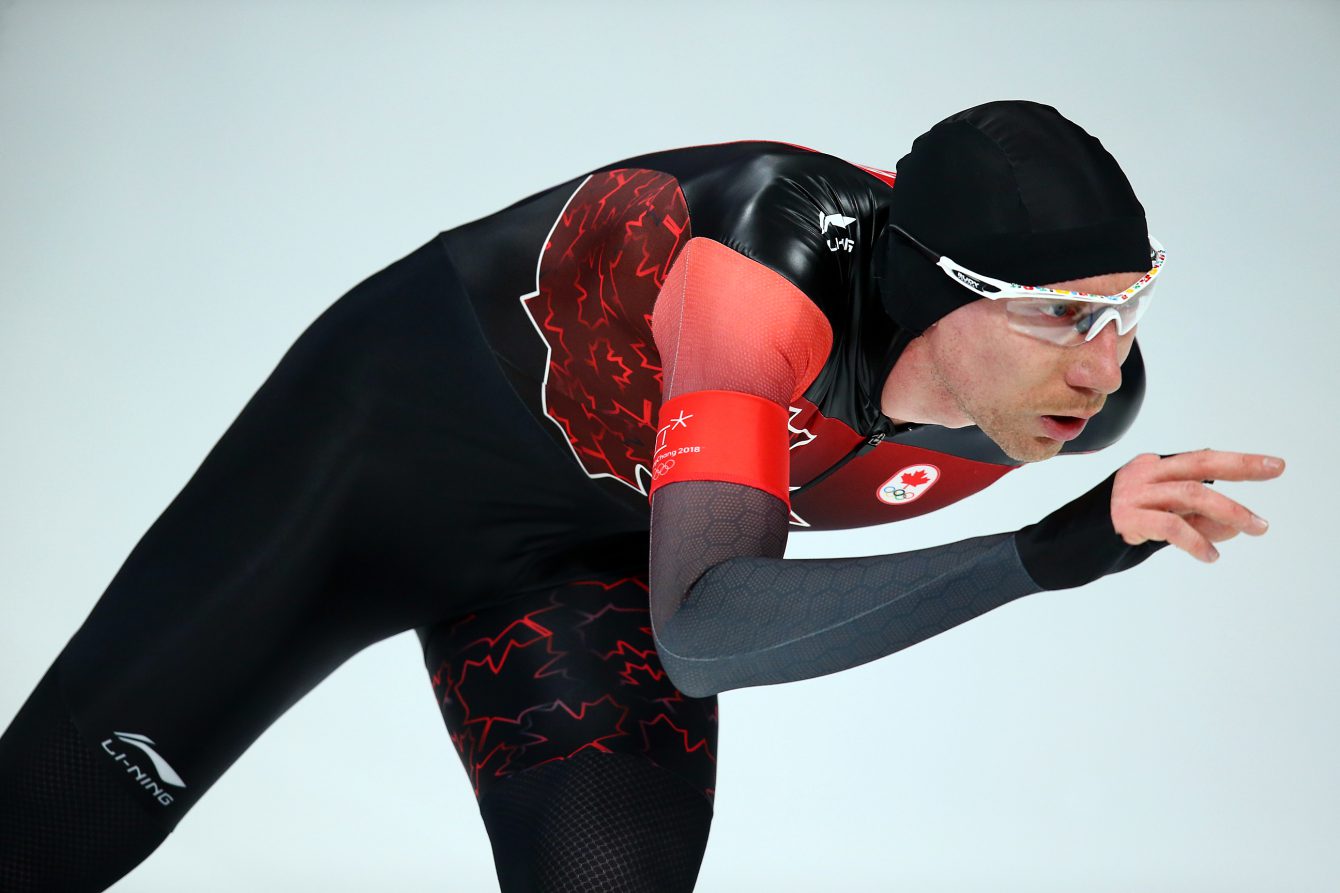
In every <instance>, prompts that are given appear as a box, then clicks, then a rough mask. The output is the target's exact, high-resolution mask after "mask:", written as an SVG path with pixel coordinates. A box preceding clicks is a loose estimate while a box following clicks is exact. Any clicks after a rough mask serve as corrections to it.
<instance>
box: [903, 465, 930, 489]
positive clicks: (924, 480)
mask: <svg viewBox="0 0 1340 893" xmlns="http://www.w3.org/2000/svg"><path fill="white" fill-rule="evenodd" d="M898 480H899V481H901V482H902V485H903V486H904V487H920V486H921V485H922V484H929V483H930V482H931V479H930V477H929V476H928V475H927V474H926V472H924V471H922V470H921V469H920V468H918V469H917V470H916V471H909V472H908V473H907V474H905V475H903V476H902V477H900V478H898Z"/></svg>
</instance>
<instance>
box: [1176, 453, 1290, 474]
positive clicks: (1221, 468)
mask: <svg viewBox="0 0 1340 893" xmlns="http://www.w3.org/2000/svg"><path fill="white" fill-rule="evenodd" d="M1283 473H1284V460H1283V459H1280V458H1277V457H1275V456H1266V455H1262V454H1260V453H1230V452H1226V451H1224V450H1209V449H1206V450H1195V451H1193V452H1190V453H1178V454H1177V455H1175V456H1169V457H1168V458H1166V459H1162V460H1160V461H1159V463H1158V465H1157V467H1156V468H1154V469H1152V473H1151V477H1150V480H1155V481H1166V480H1187V479H1194V480H1198V481H1199V480H1204V479H1206V478H1209V479H1211V480H1216V481H1268V480H1270V479H1271V478H1276V477H1279V476H1280V475H1281V474H1283Z"/></svg>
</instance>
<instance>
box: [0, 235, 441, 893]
mask: <svg viewBox="0 0 1340 893" xmlns="http://www.w3.org/2000/svg"><path fill="white" fill-rule="evenodd" d="M432 257H433V255H431V254H430V253H426V252H424V251H422V250H421V251H420V252H416V253H415V255H411V256H410V258H407V259H406V260H405V261H402V262H399V263H397V264H395V265H393V266H392V267H390V268H388V270H387V271H384V272H383V273H382V274H379V275H377V276H374V277H372V278H370V279H369V280H367V281H365V282H364V283H363V284H362V285H360V286H359V287H357V288H355V289H354V290H353V291H351V292H350V293H349V294H348V295H346V296H345V297H344V298H342V299H341V300H340V301H338V302H336V303H335V304H334V305H333V306H332V307H331V308H330V309H329V310H327V311H326V313H325V314H323V316H322V317H321V318H320V319H318V320H317V321H316V322H315V323H314V324H313V325H312V326H311V327H310V328H309V329H308V330H307V331H306V332H305V333H304V334H303V336H302V337H301V338H300V339H298V341H297V342H296V343H295V344H294V345H293V347H292V348H291V349H290V350H289V352H288V353H287V354H286V355H285V357H284V359H283V361H282V362H281V363H280V364H279V365H278V367H277V368H276V369H275V371H274V372H273V374H272V375H271V376H270V377H269V378H268V379H267V381H266V382H265V384H264V385H263V386H262V387H261V388H260V390H258V392H257V393H256V394H255V396H253V397H252V399H251V400H250V401H249V402H248V404H247V405H246V407H245V408H244V409H243V411H242V412H241V414H240V415H239V416H238V418H237V419H236V420H235V421H234V422H233V424H232V425H231V426H230V427H229V429H228V430H227V431H226V432H225V433H224V435H223V436H222V438H221V439H220V440H219V442H218V443H217V444H216V445H215V447H214V448H213V449H212V450H211V451H210V453H209V455H208V456H207V457H206V459H205V460H204V462H203V463H202V465H201V466H200V468H199V469H198V470H197V471H196V473H195V474H194V475H193V476H192V478H191V480H190V481H189V482H188V483H187V485H186V486H185V487H184V488H183V490H182V491H181V492H180V493H179V494H178V496H177V497H176V498H175V499H174V500H173V501H172V503H171V504H170V505H169V506H168V507H167V509H166V510H165V511H164V512H163V514H162V515H161V516H160V517H159V518H158V519H157V520H156V521H155V523H154V524H153V525H152V526H151V527H150V529H149V530H148V531H147V532H146V533H145V535H144V536H143V537H142V538H141V540H140V541H139V543H138V544H137V545H136V546H135V548H134V550H133V551H132V552H131V554H130V556H129V557H128V558H127V559H126V561H125V563H124V564H123V565H122V567H121V568H120V570H119V571H118V572H117V574H116V576H115V577H114V579H113V580H112V582H111V584H110V585H109V586H108V588H107V590H106V592H105V593H104V594H103V595H102V597H101V598H100V599H99V600H98V602H97V604H96V605H95V606H94V608H93V610H92V612H91V614H90V616H89V617H88V619H87V620H86V621H85V622H84V624H83V625H82V626H81V627H80V629H79V630H78V631H77V632H76V634H75V635H74V637H73V638H72V639H71V641H70V642H69V644H67V646H66V647H65V649H64V650H63V651H62V652H61V654H60V655H59V656H58V657H57V659H56V661H55V662H54V664H53V665H52V667H51V668H50V670H49V671H48V672H47V673H46V675H45V676H44V677H43V679H42V681H41V683H40V684H39V685H38V687H37V689H36V691H34V692H33V694H32V695H31V696H30V698H29V699H28V701H27V702H26V703H25V704H24V706H23V708H22V709H21V710H20V712H19V714H18V716H17V717H16V718H15V719H14V721H13V722H12V723H11V725H10V726H9V728H8V730H7V731H6V732H5V734H4V735H3V736H2V737H0V889H3V890H5V891H6V893H27V891H39V890H40V891H99V890H103V889H105V888H106V887H107V886H109V885H110V884H112V883H114V882H115V881H116V880H117V879H118V878H120V877H122V876H123V875H124V874H125V873H126V872H128V871H129V870H130V869H131V868H133V867H134V866H135V865H136V864H138V863H139V862H140V861H142V860H143V859H144V858H145V857H146V856H147V855H148V854H149V853H150V852H152V851H153V850H154V849H155V848H156V847H157V846H158V845H159V843H160V842H161V841H162V840H163V839H164V837H165V836H166V835H167V834H168V833H169V832H170V831H171V830H172V828H173V827H175V825H176V823H177V822H178V821H180V820H181V818H182V816H183V815H184V814H185V813H186V811H187V810H189V809H190V808H191V807H192V806H193V805H194V804H195V803H196V802H197V801H198V800H199V799H200V797H201V795H202V794H203V793H204V792H205V791H206V790H208V789H209V788H210V786H211V785H213V784H214V782H215V781H216V780H217V779H218V778H219V777H220V776H221V775H222V774H223V773H224V771H225V770H226V769H227V768H228V767H229V766H230V765H232V763H233V762H234V761H235V760H236V759H237V758H238V757H239V756H240V755H241V754H242V753H243V752H244V751H245V750H246V749H247V748H248V747H249V746H250V745H251V743H252V742H253V741H255V740H256V738H257V737H259V736H260V734H261V733H262V732H263V731H264V730H265V729H266V728H267V727H268V726H269V725H270V724H271V723H272V722H273V721H274V720H275V719H276V718H278V717H279V716H280V715H281V714H282V713H283V712H284V711H285V710H287V709H288V708H289V707H290V706H291V705H292V704H294V703H295V702H296V701H297V700H299V699H300V698H301V697H302V696H303V695H304V694H305V693H306V692H307V691H309V690H310V689H311V688H312V687H313V686H315V685H316V684H317V683H318V682H319V681H320V680H321V679H323V678H325V676H326V675H328V674H329V673H330V672H331V671H332V670H334V669H335V668H336V667H338V666H339V665H340V664H341V663H342V662H343V661H345V660H346V659H347V658H348V657H350V656H351V655H353V654H354V653H356V652H357V651H358V650H360V649H361V648H362V647H364V646H366V645H368V644H370V643H371V642H372V641H375V640H376V639H378V638H381V637H384V636H385V635H389V634H391V633H393V632H397V631H399V630H403V629H408V628H410V627H411V626H413V625H414V623H413V622H403V621H402V620H401V618H400V617H398V616H389V615H392V614H395V613H397V612H406V609H405V606H404V604H403V601H397V600H396V599H394V598H392V597H390V596H388V595H387V594H386V593H382V592H372V593H369V592H367V591H364V590H359V591H357V592H354V591H351V590H350V588H349V585H348V583H347V582H346V581H347V580H349V579H350V578H352V577H355V576H356V575H355V574H353V573H352V572H351V569H350V564H351V563H352V562H354V561H357V560H359V558H358V556H355V555H352V553H351V550H350V549H349V544H348V531H347V523H348V522H347V517H348V515H349V514H351V512H352V511H353V510H354V509H353V508H351V506H354V505H355V504H356V503H358V502H359V499H360V497H359V496H358V493H357V490H358V487H359V480H360V475H361V474H362V473H363V471H364V465H365V463H366V461H367V456H366V454H367V441H368V436H367V433H366V432H367V430H368V426H369V421H368V417H369V415H370V414H371V413H374V412H381V413H382V414H383V415H386V414H387V413H388V412H390V411H391V410H389V409H387V407H388V405H389V404H390V400H389V399H388V397H387V396H386V393H385V392H386V388H387V387H388V386H389V385H388V383H387V381H386V375H385V373H384V372H383V371H381V370H382V369H383V368H384V366H385V363H384V362H381V361H380V357H378V356H377V355H375V354H373V353H370V350H371V348H370V347H369V344H370V343H371V342H372V341H373V340H374V339H372V338H370V337H368V335H367V334H366V330H367V328H368V326H369V322H368V320H370V319H376V318H378V313H379V305H380V303H381V302H382V301H383V300H384V299H385V298H386V295H387V294H390V295H392V296H394V295H395V294H400V293H403V292H406V291H407V290H408V289H407V288H406V287H405V286H404V285H403V284H401V280H408V281H410V282H411V283H412V284H421V283H423V282H424V281H425V278H426V277H425V276H422V275H419V274H417V273H416V272H415V271H416V270H417V269H418V268H417V267H416V266H415V264H423V263H426V261H425V260H424V259H425V258H426V259H428V260H431V258H432ZM431 285H432V281H431V280H428V281H427V285H425V288H424V290H427V289H428V286H431ZM392 396H394V395H392ZM392 409H394V407H392ZM406 613H408V612H406ZM420 622H421V621H420ZM397 624H399V625H398V626H397Z"/></svg>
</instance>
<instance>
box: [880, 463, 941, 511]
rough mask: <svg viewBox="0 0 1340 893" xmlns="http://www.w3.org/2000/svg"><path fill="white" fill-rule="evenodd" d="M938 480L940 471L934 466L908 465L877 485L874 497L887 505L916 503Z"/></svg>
mask: <svg viewBox="0 0 1340 893" xmlns="http://www.w3.org/2000/svg"><path fill="white" fill-rule="evenodd" d="M939 479H940V469H938V468H936V467H935V466H934V465H926V464H921V465H909V466H907V467H906V468H904V469H903V470H902V471H900V472H898V473H897V474H895V475H894V476H893V477H891V478H889V479H888V480H887V481H885V482H884V483H882V484H880V485H879V488H878V489H876V490H875V495H876V496H877V497H879V501H880V502H883V503H887V504H889V505H907V504H908V503H909V502H916V501H917V500H918V499H920V498H921V497H922V496H924V495H925V493H926V491H927V490H929V489H930V488H931V487H934V486H935V482H936V481H938V480H939Z"/></svg>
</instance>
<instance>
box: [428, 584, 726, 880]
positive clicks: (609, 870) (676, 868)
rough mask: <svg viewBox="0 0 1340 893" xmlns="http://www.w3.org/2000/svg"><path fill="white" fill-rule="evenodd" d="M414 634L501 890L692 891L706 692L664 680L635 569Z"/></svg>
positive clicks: (701, 806) (705, 777) (701, 823)
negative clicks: (683, 689) (696, 694)
mask: <svg viewBox="0 0 1340 893" xmlns="http://www.w3.org/2000/svg"><path fill="white" fill-rule="evenodd" d="M420 637H421V638H422V639H423V641H424V653H425V660H426V662H427V666H428V669H429V672H430V674H431V675H432V681H433V688H434V691H435V692H436V694H437V696H438V702H439V706H440V707H441V709H442V714H443V718H444V719H445V720H446V724H447V728H448V730H449V731H450V733H451V739H452V742H453V743H454V744H455V745H456V749H457V752H458V754H459V756H460V757H461V760H462V762H463V763H464V764H465V768H466V772H467V773H468V774H469V776H470V780H471V782H472V784H473V785H474V788H475V792H476V795H477V797H478V798H479V808H480V814H481V815H482V817H483V819H484V824H485V826H486V827H487V829H488V832H489V837H490V840H491V841H492V844H493V853H494V861H495V863H496V866H497V871H498V879H499V882H500V884H501V887H502V890H503V891H504V893H512V891H523V890H525V891H533V890H542V891H579V890H580V891H606V890H609V891H615V890H617V891H657V893H662V891H667V893H674V891H689V890H692V889H693V886H694V883H695V882H696V880H697V876H698V868H699V866H700V865H701V863H702V857H703V852H704V849H705V848H706V845H707V836H708V831H709V829H710V827H711V821H712V796H713V793H714V790H713V788H714V785H715V783H716V757H715V750H716V729H717V712H716V699H715V698H702V699H695V698H688V697H686V696H684V695H683V694H681V693H680V692H679V691H677V690H676V689H675V688H674V686H673V685H672V684H671V683H670V681H669V680H668V679H667V678H666V676H665V672H664V670H662V669H661V666H660V662H659V660H658V659H657V657H656V651H655V647H654V645H653V643H652V640H651V629H650V620H649V617H648V613H647V589H646V582H645V577H641V576H639V577H623V578H609V579H607V580H604V581H599V580H588V581H580V582H575V583H571V584H567V585H565V586H561V587H557V588H554V589H548V590H542V591H538V592H535V593H530V594H528V595H526V596H523V597H521V598H518V599H516V600H513V601H509V602H507V603H505V604H502V605H498V606H496V607H489V608H486V609H482V610H480V611H477V612H475V613H473V614H470V615H467V616H464V617H461V618H457V619H455V620H452V621H449V622H445V623H442V624H439V625H438V626H436V627H433V628H432V629H427V630H421V631H420Z"/></svg>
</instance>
